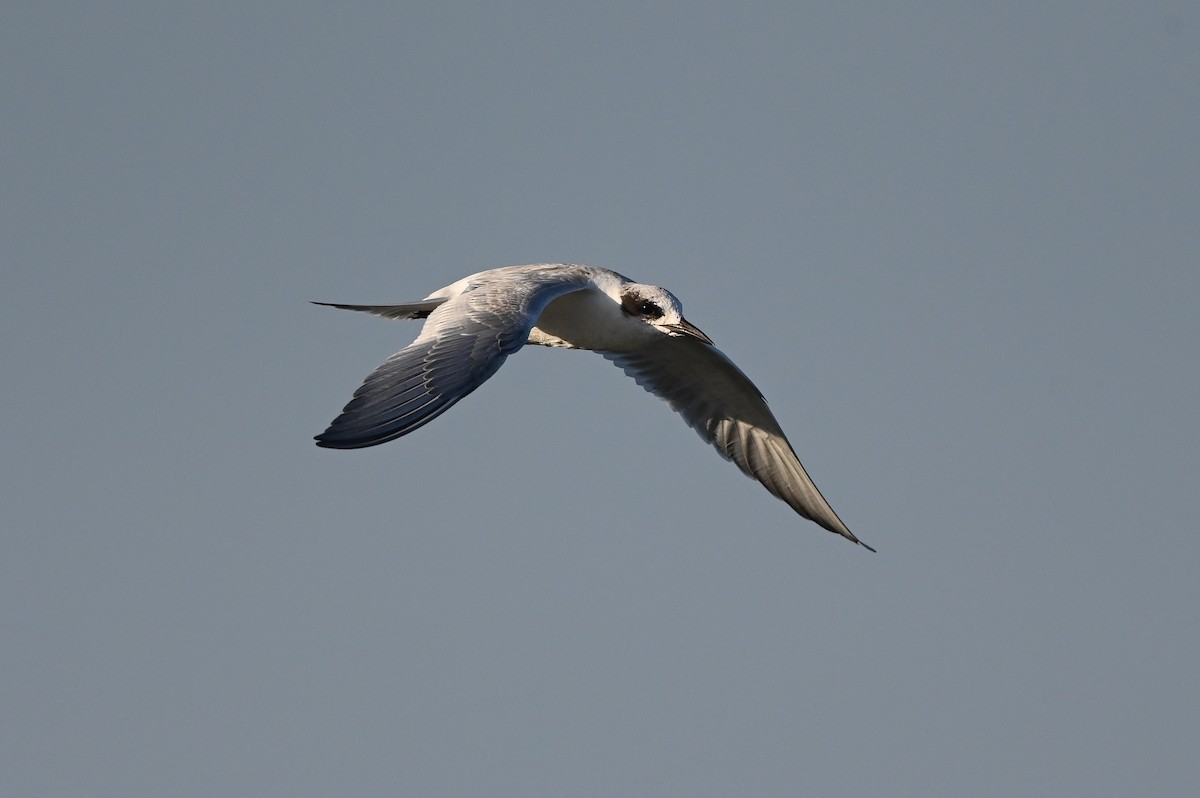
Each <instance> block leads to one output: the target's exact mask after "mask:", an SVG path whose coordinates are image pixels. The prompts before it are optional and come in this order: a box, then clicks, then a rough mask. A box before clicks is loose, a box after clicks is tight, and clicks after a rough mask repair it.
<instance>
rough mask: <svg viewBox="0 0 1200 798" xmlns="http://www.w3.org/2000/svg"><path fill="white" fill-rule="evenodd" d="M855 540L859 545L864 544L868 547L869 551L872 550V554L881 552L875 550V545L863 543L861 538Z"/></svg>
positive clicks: (864, 546) (865, 547) (863, 545)
mask: <svg viewBox="0 0 1200 798" xmlns="http://www.w3.org/2000/svg"><path fill="white" fill-rule="evenodd" d="M854 542H855V543H857V544H858V545H860V546H862V547H863V548H864V549H866V550H867V551H869V552H871V553H872V554H878V553H879V552H877V551H875V547H874V546H868V545H867V544H866V543H863V542H862V541H861V540H855V541H854Z"/></svg>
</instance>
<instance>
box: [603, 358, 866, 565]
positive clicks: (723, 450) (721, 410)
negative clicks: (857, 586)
mask: <svg viewBox="0 0 1200 798" xmlns="http://www.w3.org/2000/svg"><path fill="white" fill-rule="evenodd" d="M602 354H603V355H604V357H606V358H608V359H609V360H611V361H613V362H614V363H616V364H617V365H618V366H619V367H620V368H621V369H623V370H624V371H625V373H626V374H628V375H629V376H630V377H633V378H634V379H635V380H636V381H637V383H638V384H639V385H641V386H642V387H643V388H645V389H646V390H647V391H649V392H650V393H652V394H654V395H656V396H658V397H659V398H661V399H665V400H666V401H667V403H668V404H670V406H671V409H673V410H674V411H675V412H677V413H679V414H680V415H681V416H683V420H684V421H686V422H687V423H688V425H689V426H690V427H692V429H694V430H696V432H698V433H699V434H700V437H701V438H703V439H704V440H705V441H707V442H708V443H710V444H712V446H713V447H714V448H715V449H716V450H717V453H718V454H720V455H721V456H722V457H724V458H725V459H726V460H732V461H733V462H734V463H736V464H737V466H738V468H740V469H742V471H743V472H744V473H745V474H746V475H747V476H749V477H752V478H754V479H756V480H758V481H759V482H761V483H762V484H763V486H764V487H765V488H766V489H767V490H769V491H770V492H771V493H772V494H774V495H775V496H777V497H778V498H780V499H782V500H783V501H785V502H787V504H788V505H789V506H791V508H792V509H793V510H795V511H796V512H798V513H799V514H800V515H802V516H804V517H805V518H808V519H810V520H812V521H815V522H816V523H818V524H820V525H821V526H823V527H824V528H825V529H828V530H829V531H830V532H835V533H837V534H839V535H842V536H843V537H846V538H848V539H850V540H852V541H853V542H855V543H859V544H860V545H862V546H865V547H866V548H868V549H871V551H874V549H872V548H871V547H870V546H867V545H866V544H865V543H862V541H860V540H859V539H858V538H857V537H855V536H854V533H852V532H851V531H850V530H849V529H848V528H847V527H846V525H845V524H844V523H842V520H841V519H840V518H838V516H837V513H835V512H834V511H833V508H832V507H830V506H829V502H827V501H825V497H824V496H822V495H821V492H820V491H819V490H817V486H816V485H815V484H813V481H812V479H811V478H810V477H809V476H808V472H807V471H805V470H804V466H803V465H801V464H800V460H799V458H797V457H796V452H795V451H794V450H793V449H792V445H791V444H790V443H788V439H787V437H786V436H784V434H783V430H782V429H780V427H779V422H777V421H776V420H775V416H773V415H772V414H771V411H770V410H769V409H768V408H767V402H766V400H765V399H763V396H762V394H761V393H759V390H758V388H756V387H754V383H752V382H750V379H749V378H748V377H747V376H746V375H745V374H743V373H742V371H741V369H739V368H738V367H737V366H735V365H734V364H733V362H732V361H731V360H730V359H729V358H728V357H726V356H725V355H724V354H723V353H722V352H721V351H720V350H719V349H717V348H715V347H713V346H710V345H709V344H706V343H704V342H702V341H699V340H696V339H694V338H691V337H689V336H673V337H666V336H664V337H663V338H662V339H661V340H659V341H656V342H654V343H652V344H650V345H648V346H646V347H644V348H641V349H639V350H637V351H634V352H605V353H602Z"/></svg>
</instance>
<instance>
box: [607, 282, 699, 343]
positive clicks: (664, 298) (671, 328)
mask: <svg viewBox="0 0 1200 798" xmlns="http://www.w3.org/2000/svg"><path fill="white" fill-rule="evenodd" d="M620 301H621V311H622V313H623V314H624V315H625V316H626V317H628V318H631V319H636V320H638V321H641V322H643V323H645V324H648V325H650V326H651V327H653V328H654V329H655V330H657V331H659V332H661V333H665V334H666V335H670V336H672V337H679V336H685V335H686V336H691V337H692V338H696V339H698V340H700V341H703V342H704V343H706V344H710V345H711V344H712V339H711V338H709V337H708V336H707V335H705V334H704V333H703V332H701V331H700V328H699V327H697V326H696V325H694V324H692V323H691V322H690V321H688V320H687V319H685V318H684V317H683V305H681V304H680V303H679V300H678V299H676V298H675V295H674V294H672V293H671V292H670V291H668V290H667V289H665V288H659V287H658V286H656V285H642V284H640V283H626V284H625V285H623V286H621V292H620Z"/></svg>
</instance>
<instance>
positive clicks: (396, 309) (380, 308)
mask: <svg viewBox="0 0 1200 798" xmlns="http://www.w3.org/2000/svg"><path fill="white" fill-rule="evenodd" d="M447 299H449V297H444V296H440V297H435V298H432V299H422V300H421V301H420V302H407V303H405V304H403V305H343V304H341V303H338V302H313V304H314V305H323V306H324V307H327V308H341V309H342V310H358V311H362V312H363V313H370V314H372V315H374V316H379V317H380V318H384V319H399V320H401V321H403V320H405V319H424V318H427V317H428V316H429V314H430V313H432V312H433V311H435V310H437V308H438V306H439V305H442V304H443V303H445V302H446V301H447Z"/></svg>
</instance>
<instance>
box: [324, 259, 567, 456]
mask: <svg viewBox="0 0 1200 798" xmlns="http://www.w3.org/2000/svg"><path fill="white" fill-rule="evenodd" d="M500 272H507V273H506V274H500ZM477 277H478V280H477V281H476V282H473V283H471V284H469V285H465V286H463V288H462V290H461V292H460V293H458V294H456V295H454V296H450V297H437V298H430V299H426V300H423V301H422V302H414V303H409V304H406V305H334V307H343V308H348V309H350V310H363V311H366V312H369V313H374V314H375V315H377V316H383V317H385V318H399V319H406V318H426V321H425V326H424V327H423V328H422V329H421V334H420V335H419V336H418V337H417V340H415V341H413V342H412V343H411V344H409V345H408V346H406V347H405V348H404V349H402V350H400V351H399V352H397V353H396V354H394V355H392V356H391V357H389V358H388V359H387V360H386V361H384V362H383V364H382V365H380V366H379V368H377V369H375V371H373V372H372V373H371V374H370V375H369V376H368V377H367V379H366V381H365V382H364V383H363V384H362V387H360V388H359V389H358V390H357V391H355V392H354V398H353V399H351V400H350V402H349V404H347V405H346V407H345V408H344V409H343V410H342V414H341V415H340V416H338V417H337V418H336V419H334V420H333V422H332V423H331V424H330V425H329V428H328V429H327V430H325V431H324V432H323V433H321V434H320V435H318V436H317V437H316V441H317V445H318V446H324V447H327V448H331V449H360V448H363V447H365V446H375V445H377V444H380V443H386V442H387V441H390V440H394V439H395V438H399V437H400V436H402V435H407V434H408V433H410V432H412V431H413V430H415V429H417V428H418V427H421V426H424V425H425V424H428V423H429V422H430V421H433V420H434V419H435V418H437V417H438V416H439V415H441V414H442V413H444V412H446V410H448V409H449V408H450V407H451V406H452V405H453V404H454V403H455V402H457V401H458V400H460V399H462V398H463V397H464V396H466V395H467V394H469V393H471V391H473V390H475V389H476V388H478V387H479V386H480V385H482V384H483V382H484V381H485V380H487V378H488V377H490V376H492V375H493V374H495V373H496V370H497V369H499V368H500V365H501V364H502V363H503V362H504V360H505V358H507V357H508V356H509V355H510V354H512V353H513V352H515V351H517V350H518V349H520V348H521V347H522V346H524V344H525V342H526V341H527V340H529V330H530V329H531V328H532V327H533V325H534V324H535V323H536V322H537V319H538V316H540V315H541V313H542V310H544V309H545V307H546V305H547V304H549V303H550V302H551V301H552V300H554V299H555V298H557V297H559V296H562V295H563V294H567V293H570V292H572V291H578V290H580V289H582V288H585V287H586V286H587V285H588V283H587V281H586V275H585V274H584V273H583V272H582V271H572V270H562V269H560V270H557V271H550V270H545V271H544V272H532V271H527V272H516V271H510V270H497V274H496V275H492V276H489V273H487V272H484V273H481V274H480V275H478V276H477Z"/></svg>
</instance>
